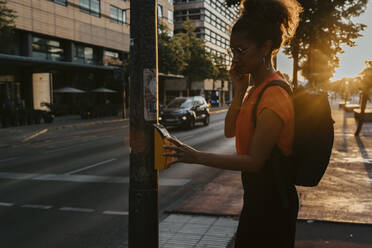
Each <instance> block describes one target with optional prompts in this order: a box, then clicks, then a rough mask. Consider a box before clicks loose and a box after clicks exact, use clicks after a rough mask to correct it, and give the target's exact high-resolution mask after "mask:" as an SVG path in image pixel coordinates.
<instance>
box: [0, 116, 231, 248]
mask: <svg viewBox="0 0 372 248" xmlns="http://www.w3.org/2000/svg"><path fill="white" fill-rule="evenodd" d="M224 117H225V113H219V114H213V115H211V123H210V125H209V126H207V127H203V126H197V127H196V128H195V129H194V130H189V131H186V130H177V129H175V130H170V131H171V134H173V135H176V136H177V137H178V138H179V139H180V140H182V141H184V142H186V143H188V144H190V145H192V146H194V147H196V148H198V149H201V150H204V151H213V152H220V153H230V152H233V151H234V143H233V142H234V141H233V140H229V139H226V138H224V136H223V123H224ZM128 131H129V128H128V122H120V123H112V124H104V125H98V126H97V125H96V126H89V127H81V128H77V127H74V128H66V129H59V130H53V131H51V132H48V133H45V134H43V135H40V136H38V137H36V138H34V139H32V140H30V141H29V142H28V143H25V144H20V145H17V146H15V147H11V148H6V149H1V150H0V219H1V224H0V242H1V243H0V247H4V248H8V247H9V248H16V247H22V248H24V247H40V248H42V247H55V248H57V247H79V248H81V247H90V248H93V247H115V248H118V247H125V246H126V244H127V233H128V188H129V183H128V182H129V153H130V150H129V145H128V144H129V136H128ZM219 173H220V171H219V170H216V169H211V168H207V167H204V166H199V165H186V164H180V165H177V166H175V167H172V168H170V169H168V170H166V171H162V172H161V173H160V176H159V208H160V218H161V217H162V213H163V211H164V210H165V209H167V208H172V206H175V205H177V204H179V203H180V202H182V201H183V200H184V199H186V198H187V197H189V196H190V195H191V194H193V193H195V192H197V191H198V190H199V189H201V188H202V187H203V185H205V184H207V183H208V182H210V181H211V180H212V179H213V178H215V177H216V176H217V175H218V174H219Z"/></svg>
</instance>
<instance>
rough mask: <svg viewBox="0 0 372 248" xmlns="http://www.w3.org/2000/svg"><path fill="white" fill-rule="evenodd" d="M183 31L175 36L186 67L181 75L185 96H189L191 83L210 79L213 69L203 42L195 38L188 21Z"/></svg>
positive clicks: (193, 29) (190, 23)
mask: <svg viewBox="0 0 372 248" xmlns="http://www.w3.org/2000/svg"><path fill="white" fill-rule="evenodd" d="M183 29H184V32H181V33H178V34H176V35H175V36H176V39H179V40H180V41H181V43H182V46H183V49H184V56H185V60H186V64H187V65H186V67H185V68H184V69H183V71H182V74H183V75H184V76H186V80H187V95H190V91H191V85H192V82H195V81H202V80H204V79H206V78H211V77H212V75H213V72H214V71H215V69H214V66H213V63H212V58H211V55H210V54H209V53H207V51H206V49H205V43H204V41H203V40H202V39H200V38H198V37H197V36H196V33H195V27H194V26H193V25H192V22H191V21H190V20H189V19H187V20H186V21H185V22H184V23H183Z"/></svg>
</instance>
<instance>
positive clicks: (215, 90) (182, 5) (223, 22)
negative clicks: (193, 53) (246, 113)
mask: <svg viewBox="0 0 372 248" xmlns="http://www.w3.org/2000/svg"><path fill="white" fill-rule="evenodd" d="M238 13H239V10H238V8H237V7H230V8H228V7H227V6H226V5H225V3H224V0H175V1H174V20H175V27H174V30H175V33H177V32H182V30H183V27H182V24H183V22H184V21H185V20H186V19H187V18H188V19H190V20H191V21H192V23H193V25H194V26H195V28H196V30H195V31H196V33H197V36H198V37H199V38H201V39H203V40H204V41H205V44H206V49H207V51H208V52H210V53H211V54H212V55H215V56H218V57H220V58H222V59H223V61H224V63H225V64H226V65H230V64H231V60H232V57H231V55H230V54H229V52H228V51H229V50H228V49H229V47H230V45H229V40H230V28H231V26H232V24H233V23H234V21H235V19H236V18H237V15H238ZM177 81H178V83H177V85H175V84H176V82H175V80H169V82H167V84H166V87H167V89H169V90H170V91H171V92H170V93H173V94H174V93H176V92H177V90H178V92H185V91H186V80H177ZM191 87H192V88H191V90H192V94H194V95H204V96H205V97H206V98H207V99H209V100H214V99H217V100H220V101H221V100H222V101H223V100H227V99H231V93H232V90H229V89H230V88H231V85H230V84H229V83H228V82H222V81H221V80H217V81H215V80H211V79H208V80H204V81H203V82H194V83H193V84H192V86H191ZM182 94H184V93H182Z"/></svg>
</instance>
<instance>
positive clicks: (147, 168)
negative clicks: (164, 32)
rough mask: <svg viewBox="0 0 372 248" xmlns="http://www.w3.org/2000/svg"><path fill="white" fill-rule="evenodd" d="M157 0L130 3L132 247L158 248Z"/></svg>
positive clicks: (130, 209) (130, 216) (130, 208)
mask: <svg viewBox="0 0 372 248" xmlns="http://www.w3.org/2000/svg"><path fill="white" fill-rule="evenodd" d="M156 9H157V0H131V1H130V36H131V39H130V62H131V66H130V68H131V72H130V146H131V153H130V183H129V248H158V246H159V221H158V173H157V171H156V170H155V169H154V129H153V124H154V123H156V122H157V118H158V93H157V89H158V72H157V15H156V11H157V10H156Z"/></svg>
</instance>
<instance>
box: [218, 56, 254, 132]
mask: <svg viewBox="0 0 372 248" xmlns="http://www.w3.org/2000/svg"><path fill="white" fill-rule="evenodd" d="M235 65H236V62H233V64H232V65H231V69H230V77H231V80H232V82H233V86H234V97H233V100H232V102H231V104H230V107H229V110H228V111H227V114H226V117H225V131H224V132H225V137H227V138H232V137H234V136H235V122H236V119H237V118H238V114H239V112H240V107H241V105H242V102H243V98H244V95H245V92H246V91H247V88H248V82H249V76H248V75H242V74H239V73H238V72H237V71H236V70H235Z"/></svg>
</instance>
